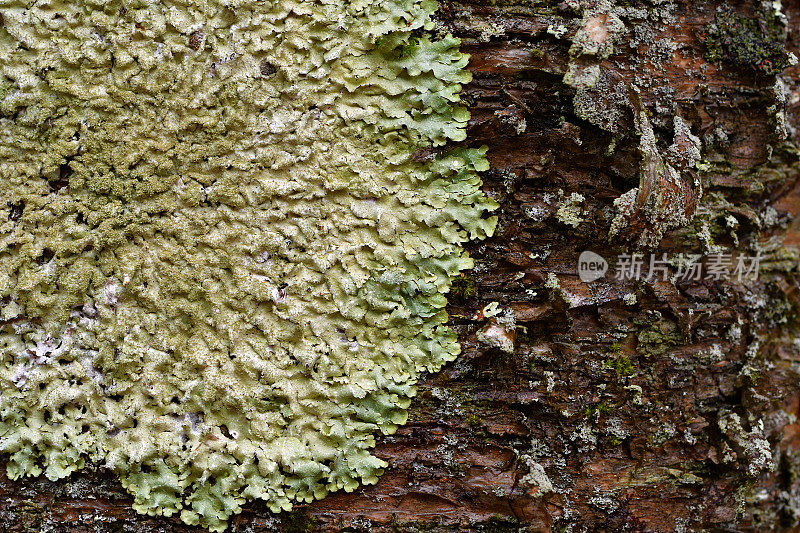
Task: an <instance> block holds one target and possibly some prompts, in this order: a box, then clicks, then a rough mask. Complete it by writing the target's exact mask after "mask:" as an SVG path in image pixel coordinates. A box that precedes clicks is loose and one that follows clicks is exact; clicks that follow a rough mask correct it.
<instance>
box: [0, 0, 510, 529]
mask: <svg viewBox="0 0 800 533" xmlns="http://www.w3.org/2000/svg"><path fill="white" fill-rule="evenodd" d="M435 7H436V6H435V3H434V2H430V1H428V0H423V1H415V0H387V1H377V0H360V1H355V2H339V1H338V0H337V1H332V0H316V1H291V0H279V1H275V2H255V1H248V0H239V1H235V2H233V1H232V2H221V1H214V0H211V1H208V2H199V3H189V2H187V3H183V2H177V1H173V0H170V1H164V2H152V1H145V0H110V1H104V0H83V1H80V2H67V1H59V0H53V1H45V0H42V1H33V2H19V1H11V0H0V16H2V25H0V306H2V307H1V308H0V452H3V453H5V454H7V456H6V457H8V463H7V472H8V475H9V476H10V477H12V478H17V477H19V476H23V475H39V474H41V473H44V474H45V475H46V476H47V477H48V478H50V479H58V478H62V477H64V476H67V475H69V474H70V473H71V472H73V471H75V470H77V469H80V468H82V467H83V465H84V463H85V462H86V461H91V462H94V463H97V464H101V465H104V466H107V467H109V468H111V469H113V470H114V471H115V472H116V473H117V474H118V475H119V476H120V478H121V479H122V482H123V484H124V486H125V487H126V489H127V490H128V491H130V492H131V493H132V494H133V496H134V499H135V500H134V506H135V508H136V510H137V511H139V512H141V513H147V514H161V515H172V514H176V513H178V514H180V516H181V518H182V519H183V521H185V522H186V523H188V524H201V525H203V526H205V527H208V528H209V529H212V530H216V531H221V530H223V529H224V528H225V525H226V521H227V519H228V517H229V516H230V515H231V514H233V513H237V512H238V511H239V510H240V508H241V505H242V504H244V503H245V502H246V501H247V500H250V499H262V500H264V501H265V502H266V504H267V505H268V506H269V507H270V508H271V509H272V510H274V511H278V510H280V509H288V508H289V507H290V506H291V502H293V501H310V500H312V499H314V498H322V497H324V496H325V495H326V494H327V493H328V492H329V491H333V490H339V489H345V490H352V489H354V488H355V487H356V486H357V485H358V484H359V483H374V482H375V481H376V480H377V476H379V475H380V473H381V472H382V470H383V468H385V467H386V464H385V463H384V462H383V461H381V460H379V459H377V458H376V457H374V456H373V455H371V454H370V452H369V450H370V448H371V447H372V446H374V443H375V439H374V436H375V435H376V434H378V433H391V432H393V431H394V430H395V429H396V428H397V426H398V425H400V424H403V423H404V422H405V420H406V409H407V408H408V406H409V404H410V402H411V397H412V396H413V394H414V383H415V381H416V380H417V378H418V376H419V374H420V373H421V372H423V371H436V370H438V369H439V368H441V366H442V365H443V364H444V363H446V362H447V361H450V360H452V359H453V358H454V357H455V356H456V355H457V354H458V351H459V345H458V343H457V339H456V336H455V334H454V333H453V331H452V330H450V329H449V328H448V327H447V325H446V320H447V315H446V313H445V311H444V306H445V303H446V300H445V294H446V293H447V292H448V290H449V288H450V285H451V283H452V280H453V278H454V277H455V276H457V275H458V274H459V272H460V271H461V270H463V269H466V268H470V267H471V260H470V259H469V258H468V257H467V256H466V254H465V253H464V252H463V250H462V248H461V245H462V244H463V243H464V242H465V241H467V240H469V239H474V238H483V237H485V236H487V235H490V234H491V232H492V231H493V228H494V225H495V222H496V220H495V218H494V217H491V216H489V215H488V214H487V213H488V212H490V211H492V210H494V209H495V207H496V204H495V203H494V202H493V201H492V200H490V199H488V198H486V197H485V196H484V195H483V194H482V193H481V191H480V188H479V187H480V184H481V181H480V178H479V176H478V174H477V173H478V171H481V170H485V169H486V167H487V163H486V159H485V157H484V153H483V151H481V150H474V149H458V150H455V151H451V152H449V153H445V154H444V155H440V156H438V157H435V158H429V159H425V160H423V161H420V160H419V159H420V158H418V157H414V156H413V154H414V153H415V152H416V151H417V150H420V149H422V148H425V147H428V146H431V145H441V144H444V143H445V142H446V141H447V140H448V139H452V140H463V139H464V136H465V133H464V131H465V126H466V121H467V119H468V113H467V111H466V110H465V109H464V108H463V107H460V106H459V105H458V94H459V91H460V89H461V85H462V84H463V83H465V82H467V81H469V74H468V73H467V72H466V71H465V70H464V67H465V65H466V62H467V58H466V56H464V55H463V54H461V53H460V52H459V50H458V45H459V43H458V40H456V39H454V38H452V37H446V38H444V39H442V40H431V39H430V38H428V37H425V36H424V35H425V31H426V30H430V29H431V28H432V23H431V21H430V16H431V14H432V12H433V10H434V9H435Z"/></svg>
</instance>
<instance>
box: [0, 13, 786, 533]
mask: <svg viewBox="0 0 800 533" xmlns="http://www.w3.org/2000/svg"><path fill="white" fill-rule="evenodd" d="M569 4H570V3H569V2H563V3H561V4H559V3H558V2H552V1H547V0H534V1H531V2H513V1H509V0H503V1H498V2H489V1H485V0H466V1H465V2H463V3H459V2H443V5H442V7H441V11H440V29H441V30H442V31H443V32H447V31H451V32H453V33H454V34H456V35H457V36H460V37H462V38H463V39H464V48H465V49H466V50H467V51H468V52H469V53H471V54H472V61H471V65H470V68H471V70H472V71H473V73H474V75H475V79H474V81H473V83H472V84H470V85H469V86H468V87H466V88H465V93H464V96H465V99H466V101H467V102H468V103H469V104H470V107H471V109H472V120H471V123H470V131H469V144H470V145H474V146H480V145H481V144H486V145H488V146H489V152H488V155H489V158H490V161H491V163H492V169H491V170H490V171H489V172H488V173H486V175H485V183H486V186H485V188H486V190H487V191H489V192H490V193H492V194H493V195H494V196H495V198H497V199H498V201H499V202H500V203H501V209H500V212H499V215H500V224H499V231H498V234H497V235H496V236H495V237H494V238H492V239H490V240H488V241H486V242H483V243H478V244H473V245H472V246H471V247H470V253H471V254H472V256H473V257H474V258H475V260H476V265H477V266H476V268H475V270H474V272H473V273H470V274H469V275H468V276H465V277H464V279H462V280H460V281H459V283H458V284H457V289H458V290H457V291H456V293H455V294H453V295H451V298H450V308H449V310H450V313H451V317H452V323H453V325H454V326H455V328H456V329H457V330H458V332H459V335H460V339H461V342H462V345H463V354H462V356H461V357H460V358H459V359H458V360H457V361H456V362H455V363H453V364H451V365H449V366H448V367H447V368H446V369H445V370H444V371H443V372H442V373H440V374H438V375H435V376H430V377H427V378H426V379H425V380H424V382H423V383H422V384H421V386H420V392H419V395H418V397H417V398H416V400H415V402H414V404H413V406H412V413H411V417H410V419H409V422H408V424H407V425H406V426H405V427H403V428H401V430H400V431H398V433H397V434H396V435H393V436H391V437H384V438H381V439H379V443H378V447H377V454H378V455H379V456H380V457H382V458H384V459H385V460H387V461H388V462H389V463H390V467H389V468H388V470H387V472H386V473H385V474H384V476H383V477H382V479H381V480H380V482H379V483H378V484H377V486H371V487H365V488H361V489H359V490H357V491H356V492H355V493H352V494H344V493H339V494H332V495H330V496H328V497H327V498H325V499H324V500H322V501H319V502H316V503H314V504H311V505H308V506H298V508H297V510H295V511H293V512H292V513H284V514H282V515H278V516H276V515H271V514H270V513H269V512H268V511H267V510H266V509H265V508H264V507H263V506H262V505H260V504H259V503H251V504H248V505H247V507H246V510H245V512H244V513H242V514H241V515H240V516H237V517H236V518H234V519H233V520H232V527H231V531H241V532H244V531H253V532H257V531H312V530H318V529H322V530H326V531H339V530H343V529H347V528H349V529H347V530H355V531H414V530H433V531H456V530H458V531H518V530H520V531H550V530H559V531H560V530H573V531H581V530H588V531H606V530H608V531H620V530H628V531H677V530H681V528H685V529H686V530H698V529H706V530H717V531H765V530H791V529H793V528H797V527H798V523H800V424H798V421H797V416H798V415H799V414H800V379H798V377H799V376H798V371H799V370H800V365H799V363H800V344H798V343H797V342H795V341H796V339H798V337H797V334H798V324H799V323H800V322H799V319H798V314H797V310H798V305H799V304H800V291H798V287H799V286H800V285H799V284H798V267H797V258H798V247H800V225H798V224H797V223H796V222H795V219H796V216H797V215H800V186H798V179H797V177H798V174H797V171H798V158H797V152H796V149H795V146H797V144H798V142H800V133H798V132H797V131H795V130H794V129H793V128H794V127H798V126H800V68H798V67H791V66H790V67H788V68H787V69H785V70H783V72H782V73H780V74H779V75H778V76H776V75H775V72H772V71H771V70H770V67H771V66H774V65H772V62H771V63H770V65H767V66H765V65H764V64H763V62H758V63H757V62H755V61H751V64H748V60H752V59H753V58H752V57H750V56H747V55H746V54H745V53H744V52H742V53H740V52H739V51H737V50H736V49H735V48H734V47H735V46H750V45H753V43H755V45H759V43H761V44H765V43H766V44H767V45H769V44H770V43H774V41H776V40H778V39H779V41H780V42H778V44H779V45H780V47H783V46H785V47H786V49H787V50H789V51H793V52H794V53H795V54H798V55H800V50H798V45H799V44H800V2H798V1H797V0H786V1H785V2H784V5H783V8H782V9H783V12H784V14H785V15H786V16H787V17H788V24H787V25H786V30H788V35H786V38H785V42H784V39H783V37H784V36H783V35H779V34H780V31H778V30H776V31H778V33H777V34H772V33H770V32H771V31H773V30H772V29H770V28H772V27H773V25H774V21H770V20H769V18H770V15H769V10H770V9H772V8H771V7H770V6H771V2H766V3H765V4H767V5H762V4H761V3H760V2H757V1H753V2H746V1H739V2H733V3H723V2H713V1H709V0H696V1H693V2H690V1H688V0H665V1H663V2H657V1H645V0H638V1H637V0H634V1H624V2H623V1H617V2H616V4H617V5H619V6H623V5H624V6H627V7H628V8H629V9H628V12H627V14H626V15H625V16H623V17H622V21H623V22H624V23H625V25H626V30H625V32H624V33H623V34H621V35H620V36H619V40H618V42H617V43H616V46H615V47H614V52H613V54H612V55H610V56H609V57H606V58H602V54H595V55H591V54H589V55H585V56H581V57H574V55H575V54H574V53H573V57H572V58H571V56H570V53H569V49H570V46H571V45H572V42H573V41H574V40H575V33H576V31H577V30H578V29H579V28H580V27H581V25H582V24H583V25H584V26H586V27H587V28H588V30H589V31H590V33H591V35H592V36H594V37H593V38H596V39H595V40H596V42H600V43H602V42H603V41H604V40H606V39H612V38H613V36H610V35H607V30H608V29H609V28H610V25H609V21H608V18H607V17H606V18H605V19H604V18H603V16H605V15H602V14H601V15H598V16H597V17H598V18H597V20H594V19H592V18H591V17H587V18H584V19H583V22H581V17H582V15H581V14H580V13H578V12H576V11H575V10H574V9H571V8H570V6H569ZM599 4H600V3H599V2H598V5H599ZM728 9H730V10H732V11H730V12H728V11H726V10H728ZM720 13H723V15H720ZM721 16H727V17H732V18H730V19H729V20H734V21H739V22H741V21H743V20H750V21H754V22H753V24H755V26H754V27H757V28H758V30H759V31H758V32H756V33H757V34H756V35H755V36H753V35H748V34H747V33H746V32H748V31H750V32H751V33H752V28H750V30H748V29H747V27H744V28H738V29H735V31H739V33H738V34H736V35H735V36H734V37H737V38H741V39H742V40H743V41H744V42H743V43H738V44H737V42H728V43H727V44H723V45H722V48H721V52H720V53H719V54H718V56H713V54H712V53H711V52H712V51H713V50H712V47H713V43H714V42H715V41H714V39H716V38H717V37H715V34H714V30H713V26H712V23H714V22H715V21H717V23H718V24H717V28H719V27H721V26H724V20H722V19H720V17H721ZM562 25H563V27H564V28H565V29H566V31H565V32H563V34H562V32H560V31H559V29H560V26H562ZM778 26H780V27H782V26H781V25H780V24H778ZM548 28H549V30H550V31H548ZM728 30H731V31H734V30H732V29H731V28H730V27H728ZM779 30H780V28H779ZM742 32H745V33H742ZM735 40H736V39H734V41H735ZM745 52H746V51H745ZM756 56H757V58H756V59H758V58H759V57H760V58H761V59H763V57H762V56H763V54H762V56H758V54H756ZM570 62H572V63H573V64H575V65H578V66H579V67H583V66H591V65H593V64H597V65H599V66H600V67H601V68H600V72H601V79H600V82H599V84H598V85H597V87H595V88H594V89H590V90H588V91H587V92H585V93H584V94H583V95H581V96H580V98H583V99H584V100H582V102H583V103H584V104H587V105H588V109H589V113H588V114H587V112H586V107H585V106H584V107H583V108H582V109H583V111H580V112H579V111H576V109H577V107H578V106H577V102H578V100H576V99H575V96H576V89H575V88H573V87H571V86H569V85H567V84H565V83H564V80H563V79H564V75H565V74H566V73H567V72H568V69H569V68H570V67H569V64H570ZM778 78H780V80H782V81H783V83H784V84H785V85H786V86H787V88H788V90H787V95H786V96H787V97H786V102H785V103H784V102H783V101H782V100H781V98H779V97H777V96H776V91H775V90H774V86H775V83H776V80H777V79H778ZM633 87H637V88H638V89H639V92H638V93H636V92H635V91H633V93H632V92H631V89H632V88H633ZM623 89H624V90H623ZM634 93H635V96H634ZM637 100H640V101H637ZM784 109H785V117H786V121H787V123H788V125H789V127H788V132H789V137H788V138H782V130H781V127H780V121H781V120H782V118H781V117H782V115H781V111H783V110H784ZM645 110H646V114H647V116H648V117H649V118H647V119H646V120H648V121H649V123H650V124H651V125H652V128H653V130H654V133H655V138H656V140H657V144H656V146H655V147H651V148H653V150H654V152H653V154H655V155H653V157H656V156H657V155H658V154H668V153H669V150H668V149H667V147H668V146H670V145H671V144H672V143H673V141H675V144H676V145H678V146H679V148H680V142H681V139H679V138H678V137H679V136H678V135H677V134H676V132H675V131H674V129H675V126H674V117H675V116H676V115H677V116H679V117H681V118H682V119H683V121H685V123H686V124H688V126H689V127H690V129H691V131H692V133H693V134H694V135H696V136H698V137H699V138H700V139H702V141H703V143H702V145H703V148H702V158H703V165H701V167H700V168H701V170H699V171H696V174H697V178H698V179H699V180H701V181H702V191H703V192H702V196H700V195H699V191H698V190H696V188H695V186H694V185H693V184H694V181H693V179H689V178H693V177H694V175H693V174H692V173H693V172H695V171H693V170H691V169H689V168H688V167H687V168H680V165H681V163H680V161H676V160H675V158H673V160H672V162H671V163H670V164H672V165H673V167H675V168H676V169H677V171H678V173H679V174H680V176H681V177H682V179H683V180H687V181H685V184H684V185H685V186H684V185H680V184H679V185H680V186H676V188H675V189H674V190H672V191H671V192H670V194H671V196H669V197H668V200H669V201H664V200H663V198H662V201H660V203H659V202H658V201H655V202H651V204H650V206H649V207H648V206H647V205H646V202H647V201H648V200H647V198H643V197H642V196H643V195H641V194H640V195H639V196H640V197H639V198H637V201H636V203H635V204H634V205H633V207H632V208H631V209H632V211H631V213H630V219H629V220H628V221H627V226H626V228H625V229H624V231H622V232H621V233H620V234H619V235H618V236H617V237H616V238H614V239H611V240H609V238H608V235H609V230H610V229H611V225H612V221H613V219H614V217H615V215H616V213H617V210H616V209H615V207H614V200H615V199H617V198H619V197H621V196H622V195H623V194H625V193H627V192H629V191H631V190H632V189H634V188H636V187H639V186H640V184H641V185H642V186H643V187H644V186H649V187H650V189H648V190H651V189H652V190H655V191H656V193H658V191H664V190H666V189H665V187H666V182H664V183H662V182H660V181H659V179H662V178H663V176H662V175H660V174H658V172H659V171H658V170H657V169H658V168H661V167H659V166H658V164H656V163H658V162H657V161H656V163H653V164H652V165H649V166H648V164H646V163H647V158H648V154H647V152H646V150H642V146H641V138H640V133H641V130H642V128H643V125H642V124H641V120H642V119H641V118H640V117H638V116H637V113H638V112H639V111H645ZM609 117H611V118H609ZM523 121H524V129H523ZM637 130H638V133H637ZM685 141H686V139H685V138H684V139H683V142H684V143H685ZM664 157H667V156H664ZM678 159H680V158H678ZM643 160H644V162H643ZM664 161H666V159H665V160H664ZM664 161H662V166H663V164H665V163H664ZM651 163H652V161H651ZM648 168H650V169H653V168H656V170H651V171H649V172H651V173H650V174H647V172H648V170H647V169H648ZM643 173H644V174H643ZM654 173H655V174H654ZM648 180H650V181H648ZM573 192H574V193H579V194H580V195H582V196H583V198H584V200H583V201H578V202H577V204H578V206H579V208H580V209H581V210H582V213H581V212H579V214H580V216H581V218H583V221H582V222H580V223H579V224H578V225H577V227H573V226H572V225H570V224H565V223H564V222H563V220H564V217H559V215H558V212H557V211H558V207H559V204H563V202H564V201H565V199H567V198H568V197H569V196H570V194H571V193H573ZM640 192H641V190H640ZM695 193H697V195H698V197H699V198H700V199H699V209H698V212H697V215H696V216H695V217H694V218H693V220H692V221H691V222H690V223H688V224H682V227H679V228H678V227H674V226H675V225H674V224H671V223H670V222H669V220H668V219H669V217H668V216H667V215H670V212H669V210H671V209H672V210H684V211H686V212H691V211H693V207H694V205H693V201H694V199H693V198H691V197H690V195H692V194H695ZM689 214H691V213H689ZM659 215H665V216H664V217H662V218H661V219H659ZM729 216H733V217H734V218H735V219H736V223H735V224H734V223H732V222H731V223H730V224H728V221H729V220H730V219H728V218H727V217H729ZM659 225H661V227H660V228H659V227H656V226H659ZM706 227H707V228H708V231H706V229H704V228H706ZM665 228H666V230H668V231H666V233H665V236H664V239H663V240H662V241H661V243H660V245H659V246H658V249H657V252H656V253H658V254H661V253H669V254H673V253H680V252H685V253H703V252H704V251H707V250H706V249H705V247H706V246H707V245H708V244H709V239H708V237H707V235H711V237H712V238H713V242H714V243H715V244H719V245H722V246H724V247H726V248H732V249H735V250H738V251H739V253H742V254H751V253H753V250H755V249H756V247H757V246H758V245H759V244H760V247H761V248H762V249H763V250H764V256H765V259H764V262H763V265H762V272H761V274H762V275H761V277H760V278H759V280H758V281H755V282H751V281H742V282H738V281H736V280H733V281H728V280H720V281H709V280H698V281H678V282H677V283H671V282H657V281H656V282H647V281H634V280H616V279H614V278H613V275H609V276H607V277H606V278H605V279H604V280H600V281H597V282H594V283H591V284H586V283H583V282H581V281H580V280H579V279H578V276H577V273H576V262H577V258H578V255H579V254H580V253H581V251H583V250H593V251H595V252H597V253H599V254H601V255H603V256H604V257H607V258H612V257H615V256H617V255H619V254H622V253H630V252H632V251H635V245H636V243H637V242H639V243H640V244H641V242H642V241H641V239H640V237H641V236H642V235H652V234H655V235H656V236H660V234H659V233H660V232H661V230H663V229H665ZM553 275H555V277H556V279H557V284H555V283H554V279H553V277H552V276H553ZM548 277H549V278H550V281H549V282H548ZM627 294H634V295H635V296H636V301H635V303H632V300H631V299H630V296H628V300H627V301H626V300H625V298H624V297H625V295H627ZM490 302H498V303H499V305H500V308H501V309H512V310H513V313H514V316H515V320H516V325H517V328H516V330H514V329H513V327H512V326H510V325H508V324H504V323H503V322H502V319H501V322H500V323H498V325H497V328H496V329H495V330H494V333H498V332H499V334H501V335H503V334H504V335H506V336H507V337H508V338H509V339H513V340H514V350H513V353H506V352H504V351H502V350H500V349H499V348H498V347H496V346H492V345H491V344H487V342H486V341H483V342H482V341H480V340H479V336H478V333H479V332H481V330H482V329H484V328H486V326H487V325H489V324H491V323H493V322H492V321H497V318H486V317H483V316H482V314H481V313H480V310H481V309H483V308H484V306H486V305H487V304H489V303H490ZM484 338H485V337H484ZM734 415H736V416H738V419H739V420H740V426H737V425H736V423H735V420H736V417H735V416H734ZM760 423H763V429H761V425H760ZM765 441H766V442H768V445H769V448H770V449H771V454H772V457H771V458H769V457H768V455H769V454H767V456H765V455H764V454H761V455H760V454H759V446H760V445H762V444H763V443H764V442H765ZM773 461H774V464H775V468H774V469H772V468H771V467H770V465H771V463H772V462H773ZM0 464H2V461H0ZM536 464H538V465H540V466H541V467H542V469H543V472H544V473H545V475H546V476H547V478H548V479H549V480H550V482H551V483H552V486H553V491H552V492H545V490H543V489H545V488H546V487H545V485H543V484H542V483H539V484H538V486H537V484H536V483H531V482H530V478H526V479H523V478H524V477H525V476H526V475H527V474H529V473H530V472H531V470H532V469H533V470H536V468H537V467H536V466H535V465H536ZM534 473H535V472H534ZM130 503H131V500H130V498H129V497H128V496H127V495H126V494H125V492H124V490H123V489H122V488H121V486H120V485H119V482H118V481H116V479H115V478H114V477H113V476H112V475H111V474H109V473H108V472H105V471H102V470H97V471H91V472H88V471H87V472H82V473H80V474H76V475H73V476H72V477H70V478H69V479H66V480H62V481H61V482H57V483H52V482H49V481H47V480H46V479H45V478H37V479H25V480H21V481H16V482H11V481H9V480H8V479H7V478H6V477H5V476H4V474H3V473H2V467H0V531H3V532H6V531H7V532H21V531H70V532H73V531H87V532H89V531H91V532H101V531H102V532H105V531H142V532H144V531H190V530H191V531H193V530H195V528H190V527H187V526H185V525H183V524H181V523H180V521H179V520H178V519H175V518H173V519H167V518H152V517H143V516H139V515H137V514H136V513H135V512H134V511H132V510H131V507H130Z"/></svg>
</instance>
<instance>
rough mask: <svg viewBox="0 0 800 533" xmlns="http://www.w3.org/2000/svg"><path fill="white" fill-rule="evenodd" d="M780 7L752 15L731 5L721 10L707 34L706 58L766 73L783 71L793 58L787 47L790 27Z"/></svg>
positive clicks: (773, 73) (771, 73)
mask: <svg viewBox="0 0 800 533" xmlns="http://www.w3.org/2000/svg"><path fill="white" fill-rule="evenodd" d="M782 19H783V17H782V13H781V11H780V9H777V10H775V12H769V11H767V12H766V13H764V14H763V17H759V18H748V17H745V16H742V15H739V14H737V13H736V12H734V11H732V10H731V9H725V10H721V11H719V12H718V13H717V15H716V18H715V19H714V22H713V23H712V24H711V25H710V26H709V27H708V32H707V35H706V38H705V45H706V52H705V58H706V60H708V61H712V62H717V61H723V60H724V61H726V62H728V63H730V64H732V65H734V66H735V67H738V68H740V69H744V70H749V71H752V72H755V73H758V74H762V75H768V76H769V75H775V74H780V73H781V71H783V69H785V68H786V67H787V66H789V64H790V63H791V61H792V58H791V56H790V54H789V52H788V51H787V50H786V47H785V40H786V28H785V20H782Z"/></svg>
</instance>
